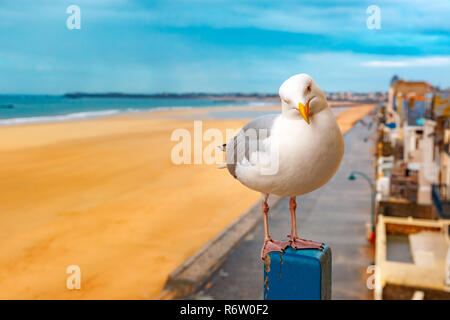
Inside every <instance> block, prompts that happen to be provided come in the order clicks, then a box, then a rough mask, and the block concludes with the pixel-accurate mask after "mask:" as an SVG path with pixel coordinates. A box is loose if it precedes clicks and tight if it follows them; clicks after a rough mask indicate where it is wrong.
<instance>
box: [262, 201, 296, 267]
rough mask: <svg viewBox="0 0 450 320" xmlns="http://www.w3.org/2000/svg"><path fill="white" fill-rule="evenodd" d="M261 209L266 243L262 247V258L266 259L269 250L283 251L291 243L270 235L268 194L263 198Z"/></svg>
mask: <svg viewBox="0 0 450 320" xmlns="http://www.w3.org/2000/svg"><path fill="white" fill-rule="evenodd" d="M261 209H262V212H263V214H264V234H265V236H264V244H263V247H262V249H261V259H262V260H264V258H265V257H266V255H267V254H268V253H269V252H272V251H278V252H283V251H284V249H286V247H287V246H288V245H289V242H287V241H278V240H272V238H271V237H270V235H269V219H268V215H269V205H268V204H267V196H265V197H264V198H263V201H262V204H261Z"/></svg>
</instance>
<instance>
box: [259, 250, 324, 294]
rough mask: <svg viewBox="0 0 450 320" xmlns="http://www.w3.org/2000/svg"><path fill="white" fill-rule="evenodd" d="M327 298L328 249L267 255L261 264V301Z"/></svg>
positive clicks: (288, 251)
mask: <svg viewBox="0 0 450 320" xmlns="http://www.w3.org/2000/svg"><path fill="white" fill-rule="evenodd" d="M329 299H331V249H330V248H329V247H328V246H326V245H324V249H323V250H319V249H304V250H295V249H292V248H291V247H290V246H289V247H287V249H286V251H285V252H283V253H279V252H271V253H269V254H268V255H267V256H266V259H265V261H264V300H329Z"/></svg>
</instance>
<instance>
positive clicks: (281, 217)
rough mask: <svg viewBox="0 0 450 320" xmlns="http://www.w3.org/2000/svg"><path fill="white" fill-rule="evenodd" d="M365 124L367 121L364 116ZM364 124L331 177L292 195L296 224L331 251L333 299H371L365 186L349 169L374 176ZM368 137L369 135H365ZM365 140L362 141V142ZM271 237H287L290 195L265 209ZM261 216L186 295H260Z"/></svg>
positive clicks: (347, 142)
mask: <svg viewBox="0 0 450 320" xmlns="http://www.w3.org/2000/svg"><path fill="white" fill-rule="evenodd" d="M363 120H364V122H365V123H368V122H369V121H370V117H369V116H366V117H365V118H364V119H363ZM373 130H374V128H372V129H371V131H369V130H368V127H366V126H365V125H363V124H362V123H360V122H358V123H357V124H356V125H355V127H354V128H353V129H352V130H351V131H349V132H348V133H347V134H346V136H345V138H344V139H345V149H346V150H345V155H344V158H343V161H342V165H341V167H340V169H339V171H338V172H337V173H336V175H335V176H334V177H333V179H332V180H331V181H330V182H329V183H328V184H327V185H325V186H324V187H322V188H321V189H319V190H316V191H314V192H313V193H311V194H308V195H305V196H302V197H298V198H297V204H298V208H297V225H298V227H299V234H300V236H301V237H303V238H306V239H311V240H316V241H322V242H324V243H326V244H327V245H328V246H330V247H331V249H332V254H333V280H332V281H333V283H332V298H333V299H372V296H373V293H372V291H370V290H368V289H367V287H366V280H367V278H368V276H370V274H368V273H367V272H366V271H367V267H368V266H369V265H372V264H373V263H374V255H373V254H374V252H373V251H374V249H373V248H372V246H371V245H370V244H368V242H367V241H366V230H365V224H366V223H367V222H369V221H370V187H369V185H368V183H367V182H366V181H365V180H364V179H362V178H361V177H357V180H355V181H349V180H348V179H347V178H348V175H349V174H350V172H351V171H352V170H359V171H362V172H364V173H366V174H367V175H369V176H370V177H373V174H374V172H373V170H374V169H373V161H374V160H373V157H372V150H373V148H374V144H373V140H372V139H370V138H369V137H370V136H371V135H372V133H373ZM367 138H369V139H368V140H367ZM364 140H367V141H366V142H365V141H364ZM269 223H270V225H269V227H270V233H271V236H272V237H273V238H274V239H286V235H287V234H288V233H289V231H290V215H289V199H283V200H282V201H281V202H279V203H278V204H277V205H276V206H275V207H274V208H271V211H270V220H269ZM263 238H264V230H263V223H262V219H261V222H260V223H259V224H258V225H257V227H255V228H254V229H253V230H252V231H251V232H250V233H249V234H248V235H247V236H246V238H245V239H244V240H243V241H242V242H241V243H240V244H239V245H238V246H237V247H236V248H235V249H234V250H233V252H232V253H231V254H230V255H229V256H228V257H227V259H226V260H225V262H224V263H223V264H222V266H221V267H220V268H219V269H218V270H217V271H216V272H215V273H213V274H212V276H211V277H210V278H209V279H208V280H207V281H206V283H205V284H204V285H203V286H202V287H201V288H200V289H199V290H197V292H196V293H195V294H194V295H192V296H191V297H190V298H194V299H262V295H263V293H262V292H263V263H262V262H261V260H260V258H259V252H260V249H261V246H262V243H263Z"/></svg>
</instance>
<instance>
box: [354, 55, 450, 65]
mask: <svg viewBox="0 0 450 320" xmlns="http://www.w3.org/2000/svg"><path fill="white" fill-rule="evenodd" d="M362 65H363V66H365V67H372V68H403V67H441V66H448V65H450V56H431V57H424V58H409V59H401V60H400V59H399V60H372V61H366V62H363V64H362Z"/></svg>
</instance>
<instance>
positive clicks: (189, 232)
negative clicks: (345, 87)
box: [0, 105, 373, 299]
mask: <svg viewBox="0 0 450 320" xmlns="http://www.w3.org/2000/svg"><path fill="white" fill-rule="evenodd" d="M242 108H248V107H242ZM272 108H274V107H272ZM372 108H373V106H368V105H366V106H361V107H356V108H349V109H346V110H344V111H342V112H341V113H339V114H338V116H337V119H338V122H339V123H340V125H341V129H342V131H343V132H344V133H345V132H346V131H348V130H349V129H350V128H351V127H352V126H353V124H354V123H355V122H356V121H358V120H359V119H360V118H361V117H362V116H363V115H365V114H367V113H368V112H369V111H370V110H372ZM268 109H270V107H269V108H266V110H268ZM199 111H204V110H184V111H177V112H176V113H177V115H178V116H181V117H175V118H174V117H170V116H172V115H173V113H171V112H167V111H166V112H160V113H159V114H155V113H153V112H151V113H146V114H128V115H119V116H112V117H106V118H99V119H91V120H86V121H71V122H56V123H45V124H33V125H22V126H8V127H1V128H0V132H1V134H2V137H3V139H2V141H0V155H1V157H0V240H1V241H0V287H2V288H3V290H2V292H1V293H0V298H3V299H5V298H9V299H19V298H22V299H50V298H52V299H108V298H109V299H152V298H155V297H157V296H158V294H159V292H160V290H161V288H162V287H163V285H164V282H165V280H166V278H167V276H168V274H169V273H170V272H172V271H173V270H174V269H175V268H176V267H177V266H178V265H180V264H181V263H182V262H183V261H185V260H186V259H188V258H189V257H191V256H192V255H193V254H194V253H195V252H196V251H197V250H198V249H199V248H201V247H202V246H203V245H204V244H205V243H206V242H208V241H210V240H211V239H213V238H214V237H215V236H216V235H217V234H218V233H219V232H220V231H221V230H223V229H224V228H225V227H226V226H228V225H229V223H231V222H232V221H234V220H235V219H236V218H237V217H239V216H240V215H241V214H242V212H244V211H245V210H247V209H248V208H249V207H250V206H251V205H253V204H254V203H255V201H257V200H258V199H259V197H260V195H259V193H256V192H253V191H251V190H249V189H247V188H245V187H244V186H242V185H241V184H240V183H239V182H238V181H237V180H235V179H232V177H230V176H229V174H228V172H225V171H223V170H217V169H215V164H212V165H206V164H201V165H181V166H177V165H175V164H173V163H172V162H171V160H170V154H171V149H172V147H173V146H174V145H175V144H176V142H172V141H171V140H170V137H171V133H172V132H173V130H175V129H178V128H184V129H186V130H188V131H189V132H193V120H192V119H184V118H183V116H186V115H188V114H191V115H192V113H196V112H199ZM197 115H201V112H200V113H197ZM247 122H248V119H207V120H204V121H203V128H204V130H207V129H208V128H217V129H219V130H221V132H225V130H226V129H238V128H240V127H242V126H243V125H244V124H245V123H247ZM200 138H201V137H200ZM225 199H226V201H225ZM70 265H78V266H80V268H81V273H82V289H81V290H74V291H71V290H67V289H66V288H65V283H66V279H67V276H68V275H67V274H66V268H67V267H68V266H70Z"/></svg>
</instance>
